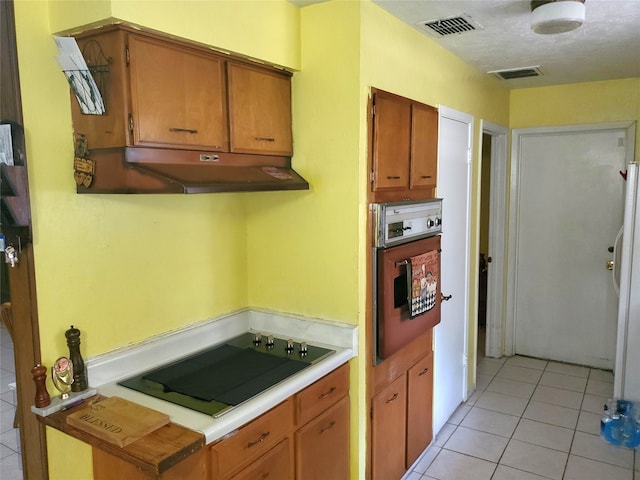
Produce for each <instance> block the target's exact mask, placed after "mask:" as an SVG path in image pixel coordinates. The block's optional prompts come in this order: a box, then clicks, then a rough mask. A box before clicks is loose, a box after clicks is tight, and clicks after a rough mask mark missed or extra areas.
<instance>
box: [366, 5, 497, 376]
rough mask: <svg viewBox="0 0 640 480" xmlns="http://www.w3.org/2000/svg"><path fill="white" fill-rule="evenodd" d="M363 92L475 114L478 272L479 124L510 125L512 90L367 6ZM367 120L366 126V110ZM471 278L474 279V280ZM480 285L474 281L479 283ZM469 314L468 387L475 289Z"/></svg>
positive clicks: (472, 367) (473, 226) (474, 218)
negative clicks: (380, 91) (377, 90)
mask: <svg viewBox="0 0 640 480" xmlns="http://www.w3.org/2000/svg"><path fill="white" fill-rule="evenodd" d="M361 5H362V15H363V22H362V55H361V72H362V75H361V89H362V91H368V89H369V88H370V87H377V88H381V89H383V90H387V91H390V92H393V93H396V94H399V95H402V96H405V97H409V98H412V99H414V100H417V101H419V102H423V103H426V104H430V105H434V106H440V105H443V106H447V107H449V108H453V109H455V110H459V111H461V112H464V113H467V114H470V115H473V117H474V130H475V131H474V141H473V149H474V151H473V165H472V194H471V196H472V206H471V252H470V258H471V265H470V271H471V272H477V271H478V264H477V259H478V253H479V251H478V245H477V242H478V237H479V234H478V228H479V227H478V226H479V215H480V213H479V198H480V197H479V192H480V166H481V158H480V155H481V152H480V151H479V148H478V145H479V144H480V137H481V132H480V120H481V119H483V120H486V121H489V122H492V123H494V124H497V125H504V126H507V125H508V124H509V91H508V90H507V89H506V88H505V87H504V86H503V85H501V84H500V83H499V82H498V81H497V80H496V79H494V78H492V77H490V76H488V75H483V74H481V73H479V72H478V71H477V70H475V69H474V68H472V67H470V66H469V65H467V64H465V63H464V62H462V61H461V60H460V59H459V58H458V57H456V56H454V55H453V54H451V53H450V52H448V51H447V50H445V49H444V48H442V47H440V46H439V45H438V44H436V43H435V42H434V41H432V40H430V39H428V38H427V37H425V36H424V35H423V34H421V33H420V32H418V31H417V30H415V29H413V28H410V27H408V26H407V25H406V24H404V23H402V22H400V21H399V20H397V19H396V18H394V17H392V16H390V15H389V14H387V13H386V12H385V11H384V10H383V9H381V8H379V7H378V6H376V5H374V4H373V3H370V2H363V3H362V4H361ZM362 115H363V118H362V120H361V121H362V122H365V118H364V110H363V111H362ZM475 277H476V276H472V277H471V278H475ZM474 281H475V280H474ZM469 305H470V311H469V312H468V313H469V315H468V325H469V352H468V353H469V359H470V361H469V370H468V387H469V388H471V387H472V386H473V382H474V379H475V362H474V361H472V359H474V358H475V354H476V352H475V349H476V334H477V332H476V331H477V289H476V287H475V284H474V285H471V289H470V298H469Z"/></svg>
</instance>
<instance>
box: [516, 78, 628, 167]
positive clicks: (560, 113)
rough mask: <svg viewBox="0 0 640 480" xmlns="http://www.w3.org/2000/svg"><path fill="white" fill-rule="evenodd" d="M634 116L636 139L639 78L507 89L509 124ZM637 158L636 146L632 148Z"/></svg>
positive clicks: (571, 122)
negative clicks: (508, 92)
mask: <svg viewBox="0 0 640 480" xmlns="http://www.w3.org/2000/svg"><path fill="white" fill-rule="evenodd" d="M629 120H635V121H636V122H637V123H636V144H637V142H638V141H640V78H628V79H624V80H610V81H604V82H591V83H576V84H572V85H559V86H555V87H542V88H528V89H520V90H514V91H513V92H511V112H510V127H511V128H529V127H539V126H552V125H577V124H586V123H606V122H620V121H629ZM636 160H639V161H640V148H636Z"/></svg>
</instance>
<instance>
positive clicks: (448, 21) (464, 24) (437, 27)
mask: <svg viewBox="0 0 640 480" xmlns="http://www.w3.org/2000/svg"><path fill="white" fill-rule="evenodd" d="M419 25H421V26H422V27H423V28H425V29H426V30H427V32H429V33H436V34H437V35H438V36H440V37H444V36H446V35H453V34H454V33H464V32H471V31H473V30H482V29H483V28H484V27H483V26H482V25H480V24H479V23H478V22H476V21H475V20H473V19H472V18H471V17H470V16H469V15H459V16H457V17H449V18H441V19H438V20H428V21H426V22H420V23H419Z"/></svg>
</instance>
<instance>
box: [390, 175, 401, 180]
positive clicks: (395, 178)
mask: <svg viewBox="0 0 640 480" xmlns="http://www.w3.org/2000/svg"><path fill="white" fill-rule="evenodd" d="M387 180H400V177H396V176H388V177H387Z"/></svg>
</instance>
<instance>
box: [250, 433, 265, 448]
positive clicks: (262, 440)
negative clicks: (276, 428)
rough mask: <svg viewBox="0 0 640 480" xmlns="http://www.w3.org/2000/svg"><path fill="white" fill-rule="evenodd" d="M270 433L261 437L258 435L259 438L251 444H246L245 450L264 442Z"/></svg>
mask: <svg viewBox="0 0 640 480" xmlns="http://www.w3.org/2000/svg"><path fill="white" fill-rule="evenodd" d="M270 433H271V432H264V433H263V434H262V435H260V438H258V439H257V440H254V441H253V442H249V443H247V448H251V447H255V446H256V445H258V444H259V443H262V442H264V441H265V439H266V438H267V437H268V436H269V434H270Z"/></svg>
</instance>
